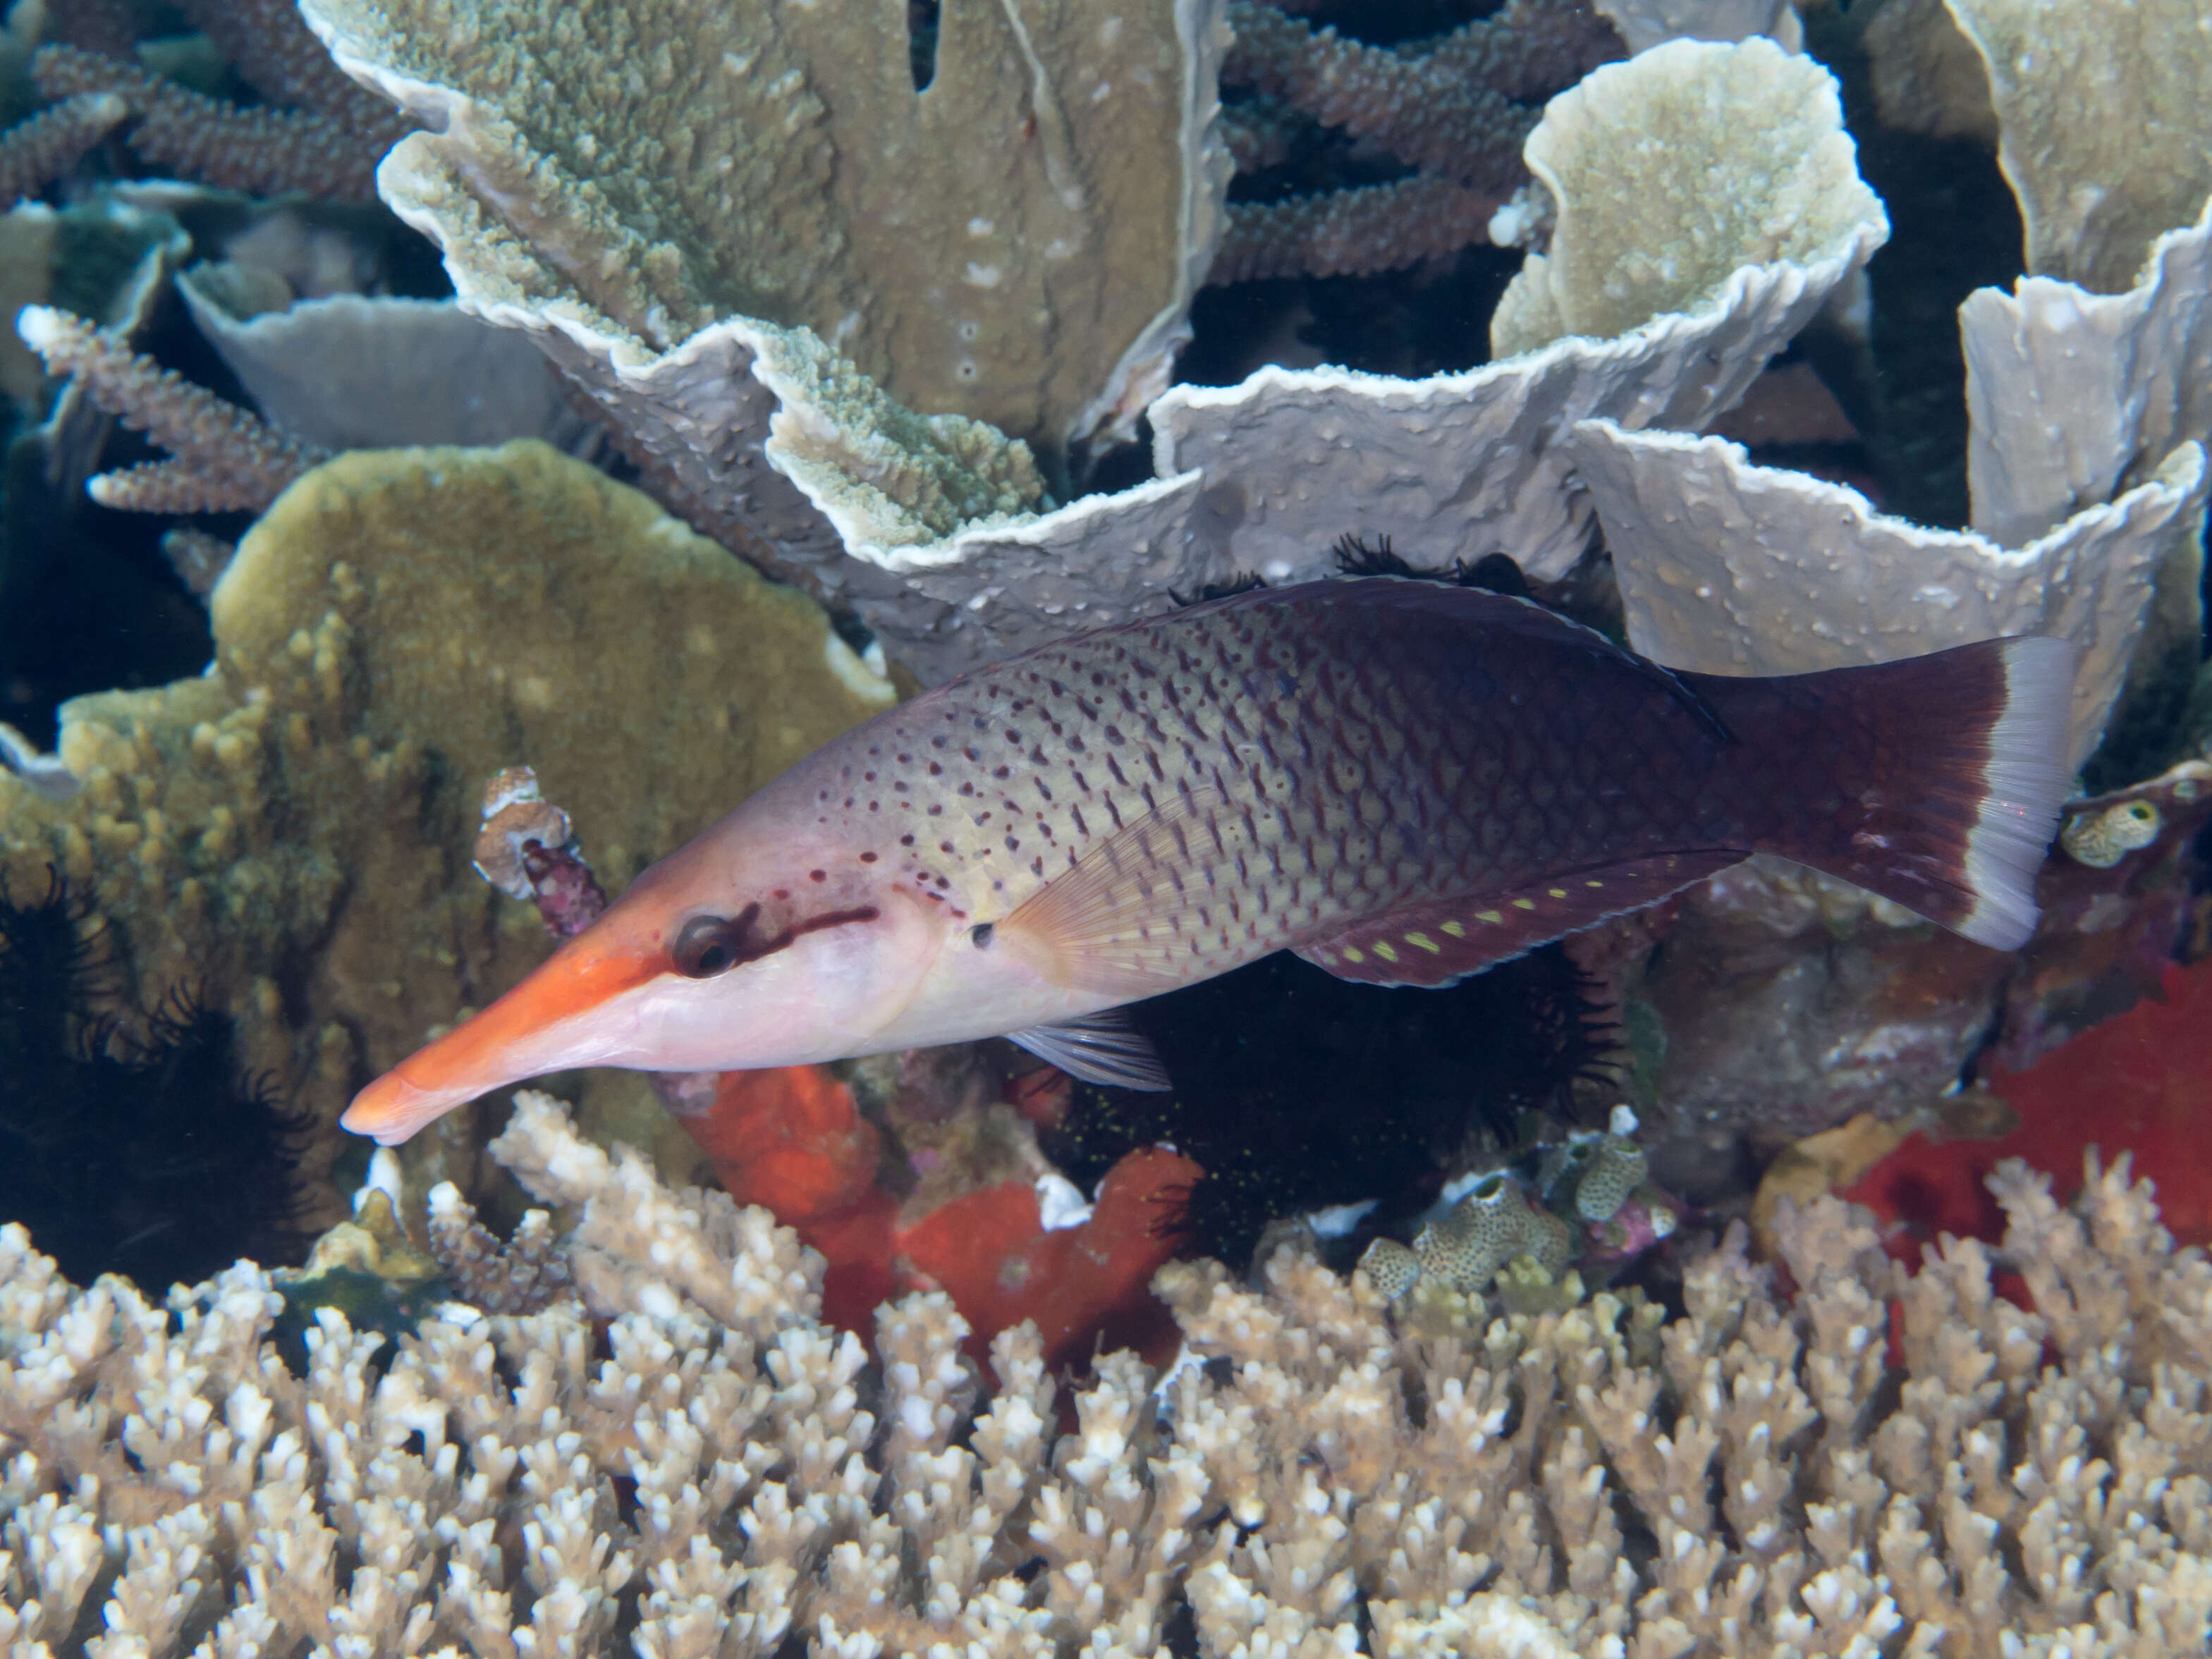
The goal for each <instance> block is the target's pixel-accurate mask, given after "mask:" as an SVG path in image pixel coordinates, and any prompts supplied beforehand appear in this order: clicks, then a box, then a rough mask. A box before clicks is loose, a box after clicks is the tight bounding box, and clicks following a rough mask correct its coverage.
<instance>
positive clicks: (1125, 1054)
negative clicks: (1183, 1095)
mask: <svg viewBox="0 0 2212 1659" xmlns="http://www.w3.org/2000/svg"><path fill="white" fill-rule="evenodd" d="M1006 1041H1007V1042H1017V1043H1019V1044H1020V1045H1021V1046H1022V1047H1023V1048H1026V1049H1028V1050H1029V1051H1030V1053H1031V1054H1035V1055H1036V1057H1037V1058H1038V1059H1039V1060H1050V1061H1051V1062H1052V1063H1053V1064H1054V1065H1055V1066H1059V1067H1060V1070H1061V1071H1063V1072H1065V1073H1067V1074H1068V1076H1070V1077H1072V1078H1076V1079H1080V1080H1081V1081H1083V1082H1085V1083H1097V1084H1103V1085H1106V1086H1107V1087H1109V1088H1113V1089H1150V1090H1160V1089H1166V1088H1170V1087H1172V1086H1173V1085H1170V1083H1169V1081H1168V1069H1167V1067H1166V1066H1163V1065H1161V1064H1160V1057H1159V1055H1158V1054H1157V1053H1155V1052H1154V1051H1153V1048H1152V1041H1151V1039H1150V1038H1148V1037H1146V1036H1145V1035H1144V1034H1143V1033H1142V1032H1140V1031H1139V1030H1137V1028H1136V1027H1135V1026H1133V1025H1132V1024H1129V1017H1128V1015H1127V1014H1126V1013H1125V1012H1122V1011H1121V1009H1119V1008H1105V1009H1102V1010H1100V1011H1099V1012H1097V1013H1095V1014H1084V1015H1082V1016H1080V1017H1079V1018H1075V1019H1063V1020H1060V1021H1058V1022H1056V1023H1055V1024H1051V1025H1032V1026H1030V1027H1029V1028H1028V1029H1026V1030H1020V1031H1009V1032H1007V1033H1006Z"/></svg>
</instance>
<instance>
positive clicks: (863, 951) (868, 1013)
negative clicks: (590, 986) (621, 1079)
mask: <svg viewBox="0 0 2212 1659" xmlns="http://www.w3.org/2000/svg"><path fill="white" fill-rule="evenodd" d="M689 851H690V849H689V848H687V849H686V852H687V853H688V852H689ZM683 856H684V854H678V859H681V858H682V857H683ZM677 862H678V860H676V859H671V860H665V861H664V864H663V865H660V866H655V867H654V868H653V870H651V871H648V872H647V874H646V876H645V877H643V878H641V879H640V880H639V882H638V883H637V884H636V886H635V887H634V888H633V889H632V890H631V892H630V893H626V894H624V895H623V901H622V904H620V905H617V906H616V907H614V908H611V909H610V910H609V911H608V912H607V915H606V916H605V919H604V920H605V921H606V922H617V921H626V920H627V919H626V918H623V917H620V916H618V915H617V912H618V911H621V910H622V909H623V908H624V907H626V906H629V904H630V903H631V900H632V897H633V895H634V896H635V898H636V900H637V908H638V909H639V910H640V912H641V915H640V916H639V919H638V921H637V923H636V924H635V926H636V927H637V928H638V932H639V934H640V936H641V939H640V943H641V949H642V950H643V951H646V952H647V953H649V954H651V955H652V956H653V957H654V958H655V960H656V964H657V968H658V971H657V972H656V973H655V974H654V975H653V978H652V979H650V980H649V981H646V982H645V983H643V984H641V986H639V987H637V989H636V990H635V991H634V992H632V993H631V994H630V995H629V1003H630V1004H631V1005H632V1006H633V1008H634V1011H635V1018H636V1022H637V1023H636V1030H635V1041H636V1042H638V1043H639V1044H640V1046H641V1049H642V1050H643V1051H644V1052H645V1053H647V1054H650V1055H651V1056H652V1058H651V1059H650V1060H646V1061H641V1062H637V1063H641V1064H647V1065H649V1066H651V1068H652V1069H653V1070H657V1071H705V1070H716V1071H734V1070H739V1069H745V1068H750V1067H757V1066H788V1065H798V1064H802V1063H805V1062H807V1061H811V1060H828V1059H836V1058H839V1057H842V1056H844V1055H848V1054H866V1053H868V1052H871V1049H870V1046H869V1045H870V1042H871V1040H872V1038H873V1037H874V1036H875V1035H876V1034H877V1033H878V1031H881V1030H884V1028H885V1027H886V1026H888V1025H890V1024H892V1023H893V1022H894V1021H895V1020H896V1018H897V1016H898V1014H899V1013H900V1012H901V1011H902V1010H903V1009H904V1008H905V1006H907V1004H908V1002H909V1001H910V1000H912V999H913V996H914V994H915V989H916V987H919V986H920V985H921V982H922V981H923V980H924V979H925V978H926V977H927V974H928V972H929V969H930V966H931V964H932V963H933V960H934V958H935V957H936V955H937V953H938V952H939V950H940V949H941V948H942V946H943V945H944V943H945V939H947V938H948V937H949V936H950V930H949V929H948V928H947V927H945V924H944V922H943V921H942V918H941V917H939V916H937V915H933V914H932V913H931V909H930V907H928V906H926V905H925V904H924V903H923V902H921V900H920V899H919V898H918V897H916V896H915V895H914V894H913V893H911V892H910V891H908V890H907V889H906V888H905V887H903V886H902V884H899V883H897V882H896V881H895V880H893V879H890V878H888V877H879V876H876V875H874V874H873V873H872V872H866V871H863V872H854V873H848V874H845V875H842V876H838V875H833V874H831V873H830V872H829V871H828V870H825V869H823V867H821V866H818V865H817V866H809V865H808V864H807V863H806V862H805V860H804V859H803V857H802V858H801V859H799V860H795V861H794V860H791V859H789V858H788V856H785V857H781V858H778V859H777V860H775V864H774V865H773V866H769V867H768V868H765V869H763V870H762V871H761V872H759V873H757V874H753V875H747V874H745V873H744V871H743V862H744V861H725V862H724V863H723V865H722V866H721V868H720V869H719V870H717V871H716V872H714V876H713V877H712V878H711V879H709V880H706V881H687V880H684V871H683V870H682V869H681V868H680V867H678V868H677V869H673V870H671V869H669V868H668V866H671V865H676V864H677Z"/></svg>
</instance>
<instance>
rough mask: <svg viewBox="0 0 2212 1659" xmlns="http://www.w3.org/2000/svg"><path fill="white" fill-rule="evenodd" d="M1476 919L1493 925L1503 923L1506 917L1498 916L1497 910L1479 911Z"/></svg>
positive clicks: (1475, 914)
mask: <svg viewBox="0 0 2212 1659" xmlns="http://www.w3.org/2000/svg"><path fill="white" fill-rule="evenodd" d="M1474 919H1475V920H1476V921H1487V922H1492V923H1497V922H1501V921H1504V920H1505V918H1504V916H1502V915H1498V912H1497V911H1495V910H1477V911H1476V912H1475V913H1474Z"/></svg>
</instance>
